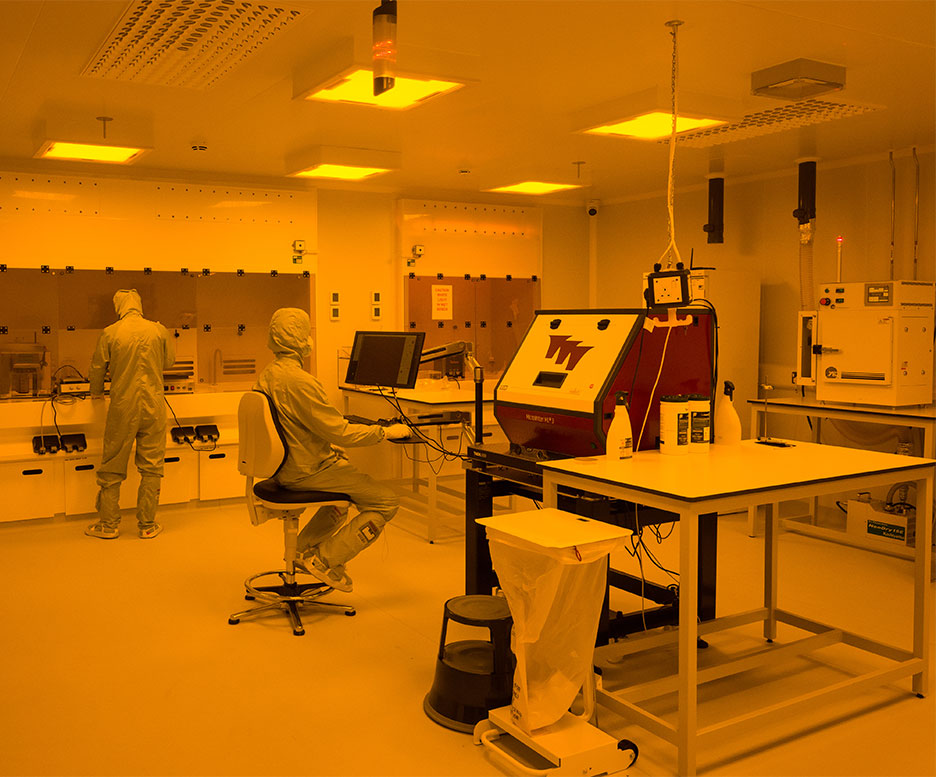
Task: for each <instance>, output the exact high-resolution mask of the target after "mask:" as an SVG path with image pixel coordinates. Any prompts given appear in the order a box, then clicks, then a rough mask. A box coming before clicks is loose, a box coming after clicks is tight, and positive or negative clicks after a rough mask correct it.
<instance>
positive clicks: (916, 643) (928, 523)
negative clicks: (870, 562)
mask: <svg viewBox="0 0 936 777" xmlns="http://www.w3.org/2000/svg"><path fill="white" fill-rule="evenodd" d="M921 506H922V507H923V509H922V510H921V509H920V507H921ZM932 532H933V474H932V470H930V474H929V475H928V476H927V477H926V478H924V479H923V480H918V481H917V523H916V540H915V545H916V548H915V552H914V554H913V555H914V564H913V572H914V574H913V655H914V656H920V657H921V658H922V659H923V671H922V672H920V673H919V674H915V675H913V691H914V693H917V694H919V695H920V696H925V695H926V694H928V693H931V692H932V686H931V682H932V673H933V670H932V666H931V662H932V660H933V656H932V649H931V647H930V639H929V635H930V632H931V631H932V628H933V625H932V623H933V589H932V587H931V586H930V584H929V576H930V559H931V556H932V552H933V548H932V542H933V533H932Z"/></svg>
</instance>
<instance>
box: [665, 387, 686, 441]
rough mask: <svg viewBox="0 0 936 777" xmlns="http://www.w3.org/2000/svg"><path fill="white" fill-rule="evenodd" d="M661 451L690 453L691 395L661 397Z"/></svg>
mask: <svg viewBox="0 0 936 777" xmlns="http://www.w3.org/2000/svg"><path fill="white" fill-rule="evenodd" d="M660 453H665V454H668V455H680V456H681V455H683V454H686V453H689V397H687V396H686V395H685V394H674V395H671V396H665V397H660Z"/></svg>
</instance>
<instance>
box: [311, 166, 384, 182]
mask: <svg viewBox="0 0 936 777" xmlns="http://www.w3.org/2000/svg"><path fill="white" fill-rule="evenodd" d="M389 172H390V171H389V170H387V169H385V168H382V167H354V166H353V165H335V164H321V165H315V166H314V167H310V168H307V169H306V170H299V171H298V172H296V173H293V175H294V176H296V177H297V178H326V179H329V180H332V181H363V180H364V179H365V178H370V177H371V176H372V175H380V174H381V173H389Z"/></svg>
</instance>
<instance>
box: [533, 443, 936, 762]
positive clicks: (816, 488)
mask: <svg viewBox="0 0 936 777" xmlns="http://www.w3.org/2000/svg"><path fill="white" fill-rule="evenodd" d="M934 464H936V461H933V460H932V459H923V458H914V457H908V456H898V455H895V454H890V453H877V452H871V451H863V450H856V449H853V448H841V447H837V446H831V445H816V444H814V443H796V444H795V446H794V447H790V448H774V447H770V446H764V445H757V444H755V443H754V442H752V441H749V440H748V441H744V442H742V443H741V444H740V445H738V446H735V447H732V446H713V447H712V449H711V451H710V452H709V453H708V454H698V455H686V456H663V455H661V454H660V453H659V452H657V451H646V452H641V453H638V454H635V455H634V457H633V458H632V459H628V460H624V461H614V460H610V461H609V460H607V459H605V458H603V457H601V458H598V457H596V458H583V459H569V460H564V461H555V462H543V465H542V466H543V504H544V506H546V507H555V506H556V503H557V492H558V489H559V488H562V487H570V488H576V489H582V490H584V491H587V492H591V493H595V494H601V495H605V496H609V497H612V498H618V499H625V500H629V501H632V502H635V503H637V504H643V505H647V506H649V507H658V508H661V509H663V510H669V511H671V512H675V513H678V514H679V573H680V593H679V628H678V629H677V632H676V634H675V636H674V635H673V633H672V632H663V633H659V632H648V633H646V634H644V635H640V636H632V637H631V638H630V639H628V640H627V645H626V646H625V647H623V650H624V651H625V652H626V653H636V652H639V651H642V650H647V649H650V648H655V647H659V646H660V645H663V644H667V643H672V642H674V641H675V642H677V643H678V655H679V659H678V675H677V676H676V678H675V682H673V681H672V680H669V681H667V680H665V679H664V680H663V681H659V682H658V683H650V684H645V685H653V686H654V689H650V688H647V687H644V686H640V690H638V692H637V693H636V696H635V695H629V696H628V698H626V699H625V698H623V693H624V692H623V691H617V692H609V691H606V690H599V691H598V701H599V703H600V704H602V705H604V706H606V707H609V708H611V709H613V710H614V711H615V712H617V713H618V714H620V715H622V716H623V717H624V718H626V719H628V720H629V721H631V722H634V723H636V724H638V725H640V726H642V727H644V728H646V729H648V730H650V731H652V732H653V733H654V734H656V735H657V736H660V737H662V738H663V739H665V740H667V741H669V742H671V743H673V744H674V745H676V747H677V749H678V770H677V772H676V773H677V774H680V775H693V774H695V773H696V752H697V744H698V743H703V744H704V743H705V741H706V740H711V739H713V738H715V737H717V736H718V735H719V734H721V733H723V732H724V731H726V730H728V729H731V730H732V731H736V730H740V729H743V728H745V727H754V726H757V725H760V724H761V722H762V721H763V719H764V716H765V715H767V714H772V713H773V714H778V715H780V714H786V715H790V714H791V713H795V712H796V711H797V710H799V709H805V708H807V707H810V706H812V705H814V704H815V703H817V702H819V701H820V700H822V699H823V698H824V697H827V696H832V695H833V694H843V693H846V692H848V691H851V692H858V691H862V690H864V689H865V688H868V687H872V686H878V685H882V684H886V683H892V682H894V681H895V680H898V679H900V678H903V677H911V678H912V689H913V691H914V692H916V693H917V694H924V693H928V692H930V691H931V685H932V656H931V655H930V648H929V639H928V635H929V632H930V630H931V629H932V617H933V613H932V609H933V602H932V598H933V596H932V590H931V588H930V586H929V584H928V577H929V575H928V570H929V565H930V556H931V553H932V547H931V544H932V543H931V536H930V534H931V527H932V517H933V478H934ZM909 480H912V481H916V482H917V489H918V490H917V493H918V494H919V501H920V504H921V505H922V515H921V517H922V520H920V521H918V523H917V543H916V548H915V555H914V601H913V645H912V647H911V648H910V649H906V648H903V647H897V646H893V645H888V644H885V643H881V642H878V641H875V640H872V639H869V638H867V637H864V636H861V635H859V634H855V633H851V632H847V631H844V630H843V629H837V628H834V627H832V626H828V625H826V624H823V623H818V622H816V621H813V620H810V619H808V618H804V617H802V616H799V615H796V614H794V613H792V612H789V611H786V610H783V609H780V608H779V607H778V601H777V574H778V566H777V542H778V535H779V523H778V515H777V510H776V509H775V506H776V504H777V503H778V502H780V501H782V500H786V499H799V498H804V497H810V498H811V497H813V496H816V495H820V494H828V493H836V492H839V491H842V490H846V489H849V488H869V487H875V486H881V485H888V484H890V483H894V482H903V481H909ZM757 505H765V506H766V508H767V509H766V513H767V522H766V532H765V537H764V606H763V607H760V608H757V609H755V610H751V611H749V612H742V613H737V614H732V615H728V616H722V617H718V618H715V619H714V620H711V621H707V622H705V623H703V624H701V625H700V624H699V623H698V622H697V612H698V603H697V600H698V564H699V558H698V532H699V517H700V516H701V515H706V514H711V513H729V512H736V511H738V510H743V509H746V508H748V507H751V506H757ZM757 622H762V623H763V629H764V632H763V633H764V637H765V638H766V639H767V640H768V641H773V640H774V639H775V638H776V635H777V624H778V623H785V624H789V625H791V626H793V627H795V628H798V629H803V630H805V631H807V632H812V635H811V636H808V637H806V638H804V639H800V640H796V641H794V642H791V643H788V644H785V645H779V644H778V645H776V646H774V647H771V649H770V650H768V651H766V653H765V654H764V655H763V656H758V657H756V659H753V660H752V659H751V658H742V659H738V660H735V661H729V662H725V663H723V664H719V665H716V666H713V667H709V668H707V669H704V670H702V671H698V670H697V657H696V640H697V637H698V636H699V635H700V634H709V633H713V632H717V631H721V630H724V629H729V628H734V627H737V626H742V625H745V624H750V623H757ZM838 642H843V643H846V644H848V645H850V646H852V647H854V648H858V649H861V650H865V651H868V652H870V653H874V654H876V655H878V656H882V657H884V658H887V659H889V660H890V662H891V663H890V665H889V666H887V667H885V668H883V669H878V670H876V671H872V672H868V673H865V674H862V675H860V676H857V677H852V678H849V679H846V680H843V681H841V682H838V683H836V684H835V685H833V686H830V687H827V688H820V689H816V690H814V691H812V692H810V693H808V694H805V695H803V696H799V697H796V698H793V699H789V700H787V701H785V702H782V703H780V704H773V705H771V706H770V707H766V708H764V709H762V710H758V711H755V712H749V713H747V714H744V715H741V716H738V717H735V718H731V719H729V720H724V721H721V722H719V723H717V724H715V725H711V726H707V727H704V728H701V729H700V728H699V727H698V719H697V686H698V683H700V682H709V681H712V680H715V679H718V678H721V677H725V676H727V675H730V674H736V673H740V672H743V671H746V670H748V669H750V668H752V666H753V665H756V662H762V663H767V662H773V661H777V660H780V659H781V658H789V657H790V656H791V655H803V654H806V653H809V652H811V651H813V650H817V649H819V648H820V647H826V646H828V645H830V644H835V643H838ZM618 647H621V645H620V643H619V644H618ZM666 682H669V683H670V686H669V687H670V688H673V687H675V689H676V690H677V692H678V699H679V713H678V719H677V721H676V725H672V724H671V723H669V722H667V721H665V720H663V719H662V718H659V717H657V716H655V715H653V714H651V713H649V712H647V711H646V710H644V709H642V708H641V707H640V706H638V704H637V701H639V700H640V699H641V698H643V699H646V698H651V697H653V696H654V695H658V694H659V693H662V692H665V691H664V690H663V687H662V686H663V684H665V683H666ZM658 686H659V687H658ZM630 690H633V689H630Z"/></svg>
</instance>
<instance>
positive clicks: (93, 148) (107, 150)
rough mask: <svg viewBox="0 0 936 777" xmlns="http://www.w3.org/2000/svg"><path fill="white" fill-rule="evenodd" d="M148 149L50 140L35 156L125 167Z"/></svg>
mask: <svg viewBox="0 0 936 777" xmlns="http://www.w3.org/2000/svg"><path fill="white" fill-rule="evenodd" d="M147 150H148V149H145V148H132V147H129V146H106V145H98V144H94V143H69V142H65V141H61V140H50V141H47V142H46V143H43V145H42V147H41V148H40V149H39V152H38V153H37V154H36V156H37V157H38V158H40V159H66V160H69V161H77V162H105V163H110V164H117V165H125V164H129V163H130V162H134V161H136V160H137V159H139V157H141V156H142V155H143V154H145V153H146V151H147Z"/></svg>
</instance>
